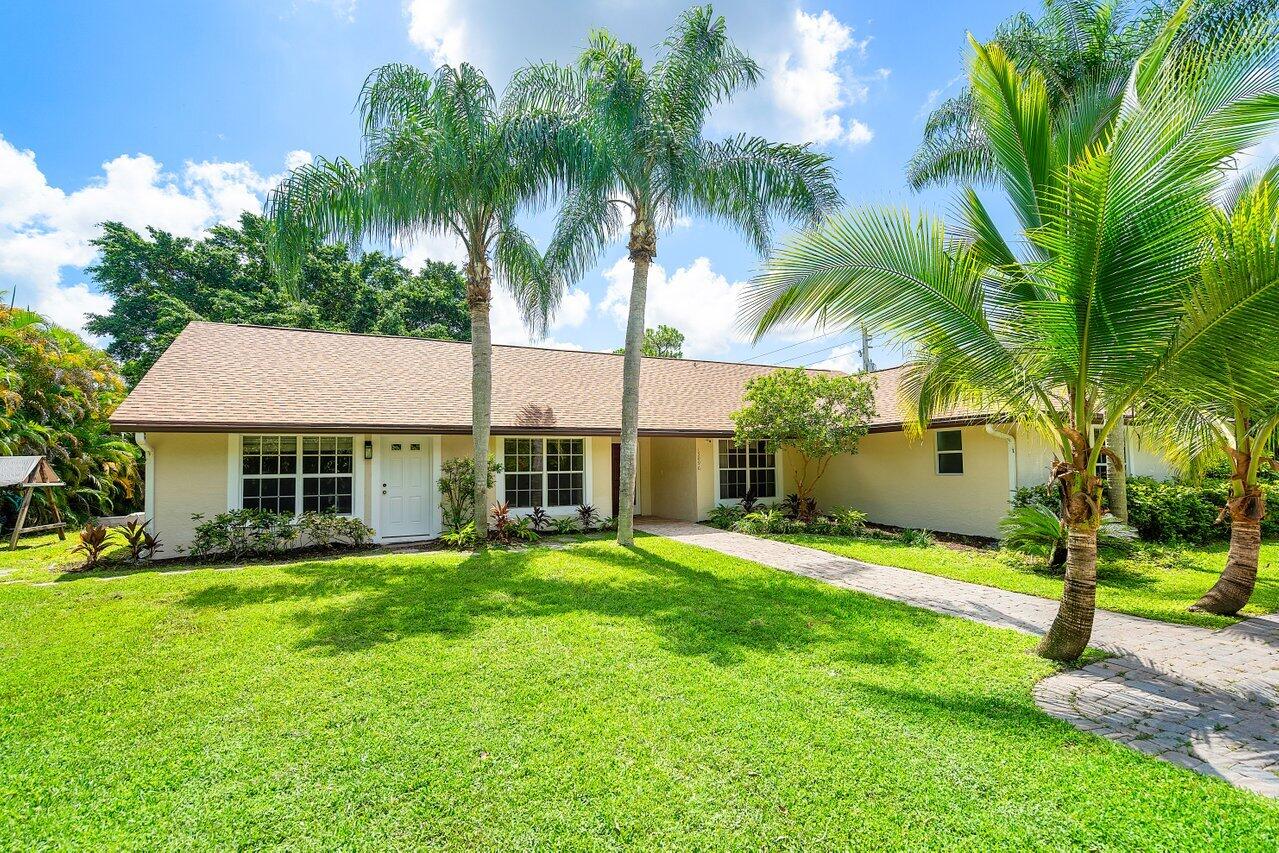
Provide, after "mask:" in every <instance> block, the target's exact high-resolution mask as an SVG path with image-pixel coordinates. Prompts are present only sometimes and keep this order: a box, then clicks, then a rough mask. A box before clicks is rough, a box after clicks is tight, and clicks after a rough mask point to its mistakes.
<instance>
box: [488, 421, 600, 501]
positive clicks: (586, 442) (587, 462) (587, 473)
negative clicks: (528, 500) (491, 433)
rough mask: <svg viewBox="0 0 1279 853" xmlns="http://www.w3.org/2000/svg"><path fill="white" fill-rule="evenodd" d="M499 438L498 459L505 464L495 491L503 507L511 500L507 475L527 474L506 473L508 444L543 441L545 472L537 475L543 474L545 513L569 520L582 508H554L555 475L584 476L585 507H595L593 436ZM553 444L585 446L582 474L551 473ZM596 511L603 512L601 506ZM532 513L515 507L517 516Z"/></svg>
mask: <svg viewBox="0 0 1279 853" xmlns="http://www.w3.org/2000/svg"><path fill="white" fill-rule="evenodd" d="M495 437H496V438H497V440H498V441H497V458H498V461H499V462H501V463H502V466H503V470H502V473H501V474H499V475H498V476H497V477H496V480H497V483H496V486H495V489H496V492H497V500H498V502H499V503H505V502H506V500H507V498H506V477H507V475H508V474H513V473H523V472H508V471H506V470H505V467H506V443H507V442H508V441H540V442H541V443H542V468H541V471H540V472H537V473H540V474H541V477H542V509H543V510H545V511H546V512H547V513H548V514H549V515H565V516H567V515H576V513H577V507H578V505H577V504H571V505H556V506H551V505H550V492H551V485H550V484H551V477H550V475H551V474H553V473H554V474H577V473H580V474H581V475H582V503H584V504H590V505H591V506H595V505H594V504H593V503H591V496H592V493H593V489H592V485H591V480H592V478H591V452H592V445H591V440H590V436H585V435H500V436H495ZM552 441H580V442H582V469H581V471H580V472H579V471H577V470H559V471H551V470H549V468H548V466H547V459H548V456H549V443H550V442H552ZM561 455H562V454H561ZM530 473H531V472H530ZM595 510H596V512H600V508H599V507H597V506H596V507H595ZM532 511H533V507H515V506H513V507H511V512H515V513H524V514H527V513H530V512H532ZM603 514H605V513H601V515H603Z"/></svg>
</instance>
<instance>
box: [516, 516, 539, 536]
mask: <svg viewBox="0 0 1279 853" xmlns="http://www.w3.org/2000/svg"><path fill="white" fill-rule="evenodd" d="M510 538H511V539H512V540H515V539H518V540H519V541H521V542H529V543H533V542H536V541H537V540H538V539H540V538H541V537H540V536H538V535H537V531H536V530H534V529H533V522H532V520H531V519H530V518H529V517H528V516H526V515H525V516H521V517H519V518H517V519H515V520H514V521H512V522H511V527H510Z"/></svg>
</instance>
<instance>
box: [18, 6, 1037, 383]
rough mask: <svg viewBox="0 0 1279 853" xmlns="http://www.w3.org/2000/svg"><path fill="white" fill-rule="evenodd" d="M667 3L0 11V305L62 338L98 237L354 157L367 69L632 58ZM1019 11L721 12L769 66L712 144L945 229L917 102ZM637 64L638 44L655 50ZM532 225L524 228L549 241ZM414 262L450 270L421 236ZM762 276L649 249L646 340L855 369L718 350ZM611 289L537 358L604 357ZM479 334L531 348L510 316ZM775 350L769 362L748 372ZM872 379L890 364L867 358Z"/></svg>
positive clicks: (954, 79) (184, 219) (444, 248)
mask: <svg viewBox="0 0 1279 853" xmlns="http://www.w3.org/2000/svg"><path fill="white" fill-rule="evenodd" d="M685 5H686V3H683V2H662V0H596V2H590V0H585V2H583V1H582V0H578V1H577V2H566V3H544V2H520V3H501V2H488V1H487V0H469V2H461V1H460V0H409V2H400V0H391V2H375V1H374V0H256V2H249V0H226V2H221V3H213V2H209V3H173V2H142V0H130V2H96V3H64V2H43V3H39V4H11V5H10V6H9V7H8V9H7V12H6V18H7V20H6V24H5V26H4V27H3V28H2V29H0V72H2V73H3V76H4V79H6V80H8V81H10V84H9V86H8V87H6V88H7V92H6V96H5V98H4V99H2V100H0V289H10V288H12V287H15V286H16V287H17V291H18V297H17V299H18V302H19V304H27V305H30V306H31V307H33V308H36V309H38V310H41V311H43V312H45V313H46V314H47V315H48V316H50V317H51V318H53V319H55V320H56V321H58V322H60V323H63V324H65V325H69V326H72V327H75V326H77V325H78V324H79V323H80V322H81V320H82V317H83V313H84V312H85V311H87V310H102V308H103V307H104V306H105V304H106V300H105V297H103V296H101V295H100V294H97V293H95V292H94V289H93V284H92V282H91V280H90V279H89V278H88V277H87V276H86V275H85V274H84V273H83V270H82V268H83V267H84V266H85V265H87V264H89V263H91V261H92V258H93V253H92V248H91V247H90V246H89V245H88V241H89V240H90V239H92V237H93V236H94V235H95V233H96V229H97V223H98V222H100V221H102V220H104V219H121V220H123V221H125V222H126V223H128V224H129V225H131V226H133V227H135V228H141V227H144V226H146V225H153V226H156V227H159V228H165V229H167V230H170V231H174V232H177V233H183V234H191V235H198V234H199V233H201V232H202V231H203V230H204V229H206V228H208V227H209V226H210V225H211V224H213V223H216V222H218V221H224V220H232V219H234V218H235V217H236V216H237V215H238V213H239V211H240V210H243V209H246V208H255V209H256V208H257V207H258V205H260V203H261V199H262V198H263V195H264V194H265V192H266V191H267V190H269V188H270V187H271V185H272V184H273V183H274V182H275V181H276V180H278V178H279V175H280V174H281V173H282V172H283V171H284V170H285V169H286V168H287V167H289V166H292V165H296V164H298V163H300V162H304V161H305V159H306V158H307V157H308V156H309V155H311V154H324V155H327V156H333V155H339V154H344V155H348V156H352V155H355V154H357V153H358V136H357V127H356V120H355V116H354V115H353V113H352V106H353V104H354V102H355V97H356V94H357V92H358V90H359V86H360V84H361V82H362V81H363V79H364V77H365V75H366V74H367V73H368V71H369V70H370V69H372V68H374V67H375V66H377V65H379V64H382V63H385V62H393V61H396V62H412V63H415V64H417V65H419V66H422V67H427V68H429V67H434V66H435V65H436V64H437V63H440V62H456V61H459V60H466V61H470V62H473V63H475V64H477V65H479V66H481V67H482V68H484V69H485V71H486V73H488V75H489V77H490V79H492V80H493V81H494V83H495V85H498V86H500V85H501V84H502V82H503V81H505V80H506V79H507V78H508V77H509V75H510V73H511V71H512V70H514V69H515V68H516V67H518V66H519V65H521V64H523V63H524V62H525V61H528V60H534V59H553V60H559V61H569V60H571V59H572V58H573V57H574V56H575V55H576V54H577V52H578V51H579V50H580V48H581V46H582V44H583V42H584V40H585V36H586V33H587V31H588V29H589V28H591V27H596V26H605V27H608V28H609V29H612V30H613V31H614V32H615V33H616V34H618V35H619V36H620V37H623V38H625V39H627V40H630V41H632V42H634V43H635V44H637V45H639V46H641V47H642V48H646V49H647V48H649V47H650V46H651V45H654V44H656V43H657V42H658V41H659V40H660V39H661V37H662V35H663V33H664V32H665V30H666V28H667V27H669V26H670V24H671V23H672V22H673V21H674V19H675V17H676V16H677V15H678V13H679V12H680V11H681V10H682V9H683V8H684V7H685ZM1020 8H1022V7H1021V6H1020V5H1018V4H1016V3H1010V2H999V0H989V2H972V3H931V2H929V3H925V2H891V3H890V2H830V3H821V2H802V3H794V2H786V0H763V2H731V3H720V4H717V6H716V9H717V11H719V12H721V13H722V14H724V15H725V16H726V18H727V20H728V24H729V29H730V32H731V33H732V34H733V35H734V37H735V39H736V40H737V41H738V43H739V44H741V45H742V46H743V47H744V48H746V49H747V50H748V51H749V52H750V53H751V54H752V55H753V56H754V57H755V58H756V59H757V60H758V61H760V62H761V64H763V65H764V66H765V67H766V68H767V69H768V77H767V78H766V79H765V81H764V83H763V84H762V85H761V86H760V87H759V88H758V89H757V90H756V91H754V92H751V93H748V94H747V95H745V96H742V97H740V98H739V99H738V100H737V101H735V102H734V103H733V104H732V105H730V106H728V107H727V108H725V109H722V110H720V111H719V112H717V114H716V115H715V116H714V119H713V122H712V125H711V127H710V128H709V129H708V133H709V135H715V136H719V135H726V134H729V133H738V132H751V133H760V134H763V135H765V136H768V137H771V138H774V139H786V140H792V141H804V140H813V141H816V142H817V143H818V144H819V145H820V146H821V147H822V148H823V149H825V150H827V151H828V152H830V153H831V154H832V155H833V156H834V157H835V161H836V163H837V166H838V168H839V171H840V187H841V190H842V192H843V193H844V195H845V197H846V198H847V199H848V201H849V202H850V203H889V204H911V205H913V206H916V207H929V208H931V209H933V210H936V211H939V212H944V211H945V209H946V206H947V203H948V198H949V197H948V195H947V194H946V193H926V194H922V195H915V194H913V193H911V192H910V191H909V190H908V189H907V188H906V186H905V183H904V179H903V167H904V164H905V163H906V161H907V159H908V158H909V156H910V153H911V152H912V150H913V149H914V146H915V144H916V143H917V141H918V139H919V135H920V132H921V129H922V119H923V115H924V114H925V113H926V110H927V107H928V105H929V104H930V103H934V102H936V100H937V99H938V98H939V97H944V96H945V95H946V94H948V93H951V92H953V91H954V90H955V88H956V87H957V86H958V85H959V81H958V75H959V74H960V73H961V70H962V67H963V56H964V45H965V33H966V32H967V31H969V30H971V31H973V32H974V33H975V34H977V35H978V36H979V37H982V36H987V35H989V33H990V32H991V30H992V29H993V27H994V26H995V24H996V23H997V22H998V21H1000V20H1002V19H1003V18H1005V17H1007V16H1008V15H1010V14H1012V13H1014V12H1016V11H1017V10H1018V9H1020ZM650 53H651V50H650ZM548 222H549V216H548V215H545V214H544V215H541V216H538V217H535V218H532V219H531V221H530V227H531V230H532V231H533V233H534V234H535V236H538V237H539V238H544V237H545V236H546V233H547V231H548ZM400 248H401V251H402V252H403V253H404V254H405V255H406V257H407V259H408V260H409V261H410V262H412V261H414V260H420V259H421V258H423V257H428V256H429V257H441V258H449V257H450V255H451V253H453V252H455V247H454V246H452V245H451V244H450V243H449V242H448V241H447V240H441V239H439V238H427V239H424V240H422V241H420V242H419V243H418V244H416V245H413V246H407V247H400ZM758 263H759V259H758V258H757V257H756V256H755V255H754V253H753V252H752V251H751V250H750V249H749V248H748V247H747V246H746V245H744V244H743V243H742V241H741V240H740V239H739V238H738V237H736V236H735V235H734V234H732V233H731V232H728V231H725V230H724V229H722V228H719V227H716V226H712V225H709V224H707V223H704V222H699V221H696V220H694V221H692V222H690V223H687V224H684V225H681V226H680V227H677V228H676V229H675V230H674V231H672V232H671V233H669V234H667V235H664V236H663V237H662V239H661V242H660V245H659V253H658V258H657V264H658V266H659V267H660V269H655V270H654V278H653V280H652V282H651V290H650V304H649V313H648V320H649V324H650V325H654V324H657V323H663V322H664V323H670V324H673V325H676V326H677V327H679V328H680V329H682V330H683V331H684V332H685V333H686V334H687V335H688V338H689V342H688V345H687V346H686V355H690V356H700V357H709V358H723V359H750V358H757V359H759V360H761V361H766V362H769V363H773V362H776V361H785V362H787V363H791V364H817V363H824V364H831V365H837V366H846V367H847V366H852V365H853V364H854V363H855V362H854V360H853V356H852V347H851V346H850V345H849V343H850V338H849V337H848V336H847V335H845V334H842V333H832V334H829V335H828V336H826V337H823V338H819V339H817V340H811V341H810V340H807V339H809V338H812V337H813V336H814V335H816V334H817V332H815V331H813V330H796V331H795V332H794V333H793V334H791V335H789V336H784V337H774V338H769V339H766V340H765V341H763V342H761V343H760V344H758V345H756V346H755V347H751V346H750V345H749V344H748V343H747V342H745V341H743V340H741V339H740V337H739V336H737V335H736V334H735V332H734V328H733V319H734V317H733V313H734V310H735V304H736V299H737V296H738V294H739V293H740V290H741V288H742V283H743V282H745V281H746V280H747V279H748V278H749V277H750V275H751V273H752V272H753V270H755V269H756V267H757V265H758ZM629 278H630V276H629V271H628V268H627V266H626V262H625V260H624V251H623V248H622V247H621V246H620V245H619V246H617V247H616V248H614V249H613V250H611V251H609V252H608V253H607V254H606V255H605V257H604V258H603V259H602V261H601V263H600V264H599V266H598V268H597V269H595V270H594V271H592V272H591V273H590V274H589V275H587V276H586V277H585V278H584V279H583V280H582V281H581V282H579V283H578V284H577V285H576V287H575V288H574V290H573V291H571V292H570V293H569V295H568V297H567V298H566V300H565V304H564V310H563V311H562V313H561V317H560V320H559V322H558V323H557V325H556V326H555V327H554V328H553V330H552V332H551V336H550V341H549V343H551V344H552V345H561V346H580V347H584V348H587V349H610V348H612V347H615V346H618V345H619V344H620V341H621V337H622V327H621V319H620V318H621V315H622V313H623V312H622V307H623V306H624V303H625V299H626V295H627V288H628V286H629ZM494 322H495V338H496V339H497V340H499V341H504V342H512V343H515V342H527V336H526V335H525V333H524V332H523V331H522V330H521V329H520V328H519V324H518V321H517V319H516V317H515V314H514V312H513V309H512V308H511V306H510V304H509V301H506V300H500V301H499V303H498V304H497V306H496V307H495V318H494ZM779 347H788V348H787V349H784V350H782V351H780V352H777V353H775V354H773V355H765V354H766V353H768V352H769V351H771V350H777V349H778V348H779ZM875 358H876V361H877V362H878V363H879V364H880V366H886V365H889V364H893V363H896V362H897V361H899V360H900V354H899V353H895V352H891V351H889V350H888V349H887V348H885V347H876V353H875Z"/></svg>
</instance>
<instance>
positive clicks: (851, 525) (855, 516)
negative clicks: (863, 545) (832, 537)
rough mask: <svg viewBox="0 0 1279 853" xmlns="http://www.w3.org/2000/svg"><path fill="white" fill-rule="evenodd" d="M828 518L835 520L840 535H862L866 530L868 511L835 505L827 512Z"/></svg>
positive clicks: (836, 529)
mask: <svg viewBox="0 0 1279 853" xmlns="http://www.w3.org/2000/svg"><path fill="white" fill-rule="evenodd" d="M827 518H829V519H830V520H831V521H832V522H834V525H835V533H836V534H838V535H839V536H861V535H862V534H863V533H865V532H866V513H864V512H862V511H861V510H859V509H848V508H846V507H835V508H834V509H833V510H831V511H830V512H829V513H827Z"/></svg>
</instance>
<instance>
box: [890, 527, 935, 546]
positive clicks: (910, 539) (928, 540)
mask: <svg viewBox="0 0 1279 853" xmlns="http://www.w3.org/2000/svg"><path fill="white" fill-rule="evenodd" d="M897 538H898V540H899V541H900V542H901V543H902V544H903V545H907V546H909V547H911V548H929V547H931V546H932V545H933V544H934V543H936V541H937V540H936V539H935V538H934V537H933V534H932V532H931V531H929V530H922V529H921V530H916V529H914V528H910V527H908V528H906V529H905V530H903V531H902V532H901V533H898V534H897Z"/></svg>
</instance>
